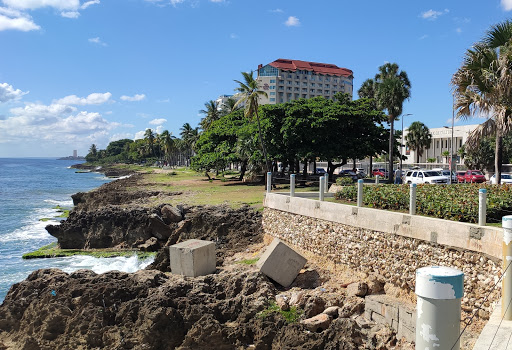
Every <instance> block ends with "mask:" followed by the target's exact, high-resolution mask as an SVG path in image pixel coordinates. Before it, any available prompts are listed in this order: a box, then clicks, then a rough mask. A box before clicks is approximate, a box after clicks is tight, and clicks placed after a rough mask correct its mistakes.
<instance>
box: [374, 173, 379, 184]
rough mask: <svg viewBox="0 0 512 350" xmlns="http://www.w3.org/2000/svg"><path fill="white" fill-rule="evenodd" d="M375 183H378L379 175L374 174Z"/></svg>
mask: <svg viewBox="0 0 512 350" xmlns="http://www.w3.org/2000/svg"><path fill="white" fill-rule="evenodd" d="M375 184H376V185H378V184H379V175H375Z"/></svg>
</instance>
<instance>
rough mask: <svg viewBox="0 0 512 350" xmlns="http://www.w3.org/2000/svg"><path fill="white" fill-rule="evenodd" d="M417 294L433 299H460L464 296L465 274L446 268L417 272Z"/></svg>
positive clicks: (430, 268) (432, 268) (433, 268)
mask: <svg viewBox="0 0 512 350" xmlns="http://www.w3.org/2000/svg"><path fill="white" fill-rule="evenodd" d="M415 292H416V294H417V295H418V296H420V297H424V298H431V299H444V300H447V299H460V298H462V297H463V296H464V273H463V272H462V271H460V270H457V269H454V268H451V267H446V266H428V267H422V268H420V269H418V270H416V290H415Z"/></svg>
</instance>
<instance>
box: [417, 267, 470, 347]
mask: <svg viewBox="0 0 512 350" xmlns="http://www.w3.org/2000/svg"><path fill="white" fill-rule="evenodd" d="M415 292H416V295H417V302H416V349H417V350H419V349H421V350H424V349H436V348H437V349H452V350H458V349H459V348H460V339H459V334H460V317H461V307H460V302H461V299H462V297H463V296H464V273H463V272H462V271H459V270H457V269H454V268H451V267H446V266H428V267H422V268H420V269H418V270H416V290H415Z"/></svg>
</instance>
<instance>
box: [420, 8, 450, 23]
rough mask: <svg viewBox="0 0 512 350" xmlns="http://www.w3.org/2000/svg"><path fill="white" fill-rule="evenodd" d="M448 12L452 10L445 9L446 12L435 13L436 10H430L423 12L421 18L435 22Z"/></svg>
mask: <svg viewBox="0 0 512 350" xmlns="http://www.w3.org/2000/svg"><path fill="white" fill-rule="evenodd" d="M448 12H450V10H448V9H444V11H434V10H432V9H430V10H428V11H425V12H422V13H421V15H420V17H421V18H423V19H428V20H431V21H433V20H436V19H437V17H439V16H442V15H444V14H447V13H448Z"/></svg>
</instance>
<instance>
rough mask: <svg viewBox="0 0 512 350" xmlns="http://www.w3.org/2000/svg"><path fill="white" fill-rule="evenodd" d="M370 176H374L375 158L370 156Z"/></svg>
mask: <svg viewBox="0 0 512 350" xmlns="http://www.w3.org/2000/svg"><path fill="white" fill-rule="evenodd" d="M368 176H373V157H372V156H370V169H368Z"/></svg>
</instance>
